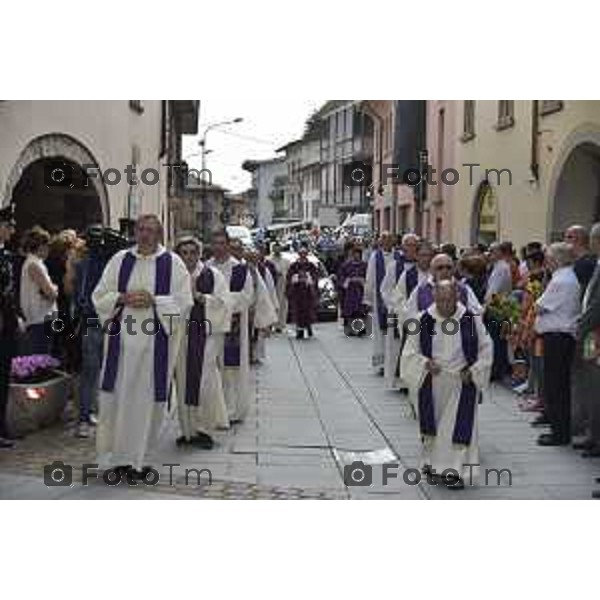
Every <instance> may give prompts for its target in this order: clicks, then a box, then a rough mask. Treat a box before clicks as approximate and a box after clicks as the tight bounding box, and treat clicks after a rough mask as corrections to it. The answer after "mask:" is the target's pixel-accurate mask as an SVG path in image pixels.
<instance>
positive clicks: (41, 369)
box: [6, 354, 68, 434]
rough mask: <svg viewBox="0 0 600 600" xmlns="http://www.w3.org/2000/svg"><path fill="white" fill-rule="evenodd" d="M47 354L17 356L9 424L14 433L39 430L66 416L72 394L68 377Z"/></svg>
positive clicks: (11, 375)
mask: <svg viewBox="0 0 600 600" xmlns="http://www.w3.org/2000/svg"><path fill="white" fill-rule="evenodd" d="M59 369H60V362H59V361H58V360H56V359H55V358H53V357H52V356H49V355H47V354H33V355H31V356H17V357H15V358H13V360H12V364H11V373H10V392H9V397H8V406H7V410H6V424H7V427H8V430H9V432H10V433H12V434H24V433H29V432H31V431H36V430H37V429H41V428H43V427H47V426H48V425H52V424H53V423H56V422H57V421H59V420H60V419H61V418H62V415H63V412H64V410H65V405H66V403H67V396H68V376H67V375H65V373H63V372H62V371H60V370H59Z"/></svg>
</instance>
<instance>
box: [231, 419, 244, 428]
mask: <svg viewBox="0 0 600 600" xmlns="http://www.w3.org/2000/svg"><path fill="white" fill-rule="evenodd" d="M243 422H244V419H230V420H229V425H230V426H233V425H241V424H242V423H243Z"/></svg>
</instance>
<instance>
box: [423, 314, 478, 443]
mask: <svg viewBox="0 0 600 600" xmlns="http://www.w3.org/2000/svg"><path fill="white" fill-rule="evenodd" d="M434 335H436V332H435V320H434V318H433V317H432V316H431V315H430V314H429V313H428V312H425V313H424V314H423V316H422V317H421V330H420V333H419V336H420V343H421V353H422V354H423V356H425V357H427V358H429V359H431V358H432V347H433V336H434ZM442 335H444V334H442ZM460 339H461V344H462V350H463V353H464V356H465V360H466V362H467V366H468V367H471V366H473V364H475V362H476V361H477V358H478V354H479V339H478V336H477V329H476V327H475V324H474V322H473V315H472V314H471V313H470V312H468V311H465V314H464V315H463V316H462V317H461V319H460ZM418 403H419V427H420V430H421V435H430V436H435V435H436V434H437V426H436V420H435V411H434V404H433V376H432V374H431V373H427V374H426V376H425V379H424V380H423V384H422V385H421V389H420V390H419V398H418ZM476 404H477V387H476V386H475V384H474V383H473V382H472V381H471V382H470V383H463V384H462V388H461V391H460V399H459V401H458V410H457V411H456V421H455V424H454V431H453V434H452V442H453V443H454V444H464V445H467V446H468V445H469V444H470V443H471V437H472V435H473V424H474V421H475V406H476Z"/></svg>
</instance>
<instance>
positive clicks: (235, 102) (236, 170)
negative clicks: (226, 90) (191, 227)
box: [183, 82, 325, 192]
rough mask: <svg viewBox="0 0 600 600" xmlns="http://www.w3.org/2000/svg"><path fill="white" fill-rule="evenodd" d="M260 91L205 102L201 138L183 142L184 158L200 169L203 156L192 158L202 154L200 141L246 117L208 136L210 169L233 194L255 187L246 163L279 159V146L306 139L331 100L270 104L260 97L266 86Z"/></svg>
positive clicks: (285, 100) (275, 101) (186, 138)
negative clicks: (315, 115)
mask: <svg viewBox="0 0 600 600" xmlns="http://www.w3.org/2000/svg"><path fill="white" fill-rule="evenodd" d="M250 92H252V90H251V91H250ZM255 92H256V96H255V98H250V99H246V98H245V97H244V94H242V93H240V94H239V95H237V96H236V97H231V98H230V99H216V100H210V99H209V100H201V101H200V125H199V129H198V131H199V135H197V136H184V138H183V158H184V159H186V157H189V158H187V161H188V164H189V165H190V168H196V169H200V165H201V161H202V159H201V157H200V155H199V154H198V156H194V157H191V156H189V155H190V154H193V153H196V152H198V153H199V151H200V148H199V146H198V141H199V140H200V138H201V137H202V133H203V132H204V129H205V128H206V127H207V126H208V125H211V124H212V123H216V122H220V121H228V120H231V119H234V118H236V117H242V118H243V119H244V120H243V121H242V122H241V123H236V124H234V125H228V126H226V127H223V128H218V129H211V131H210V132H209V133H208V136H207V144H206V147H207V148H208V149H209V150H212V152H211V153H210V154H208V155H207V156H206V166H207V168H208V169H210V171H211V173H212V180H213V183H217V184H219V185H222V186H223V187H225V188H228V189H230V190H231V191H233V192H240V191H242V190H245V189H247V188H248V187H249V186H250V183H251V175H250V173H247V172H246V171H244V170H242V166H241V165H242V163H243V162H244V161H245V160H248V159H264V158H271V157H273V156H275V155H276V152H275V150H276V149H277V148H280V147H281V146H283V145H284V144H286V143H287V142H290V141H292V140H294V139H296V138H298V137H300V136H301V135H302V132H303V130H304V123H305V121H306V119H307V118H308V117H309V116H310V114H311V113H312V112H313V111H314V110H316V109H317V108H319V107H320V106H321V105H322V104H323V103H324V102H325V101H324V100H298V99H289V98H277V99H276V98H273V99H271V100H269V97H268V96H266V95H262V94H261V95H260V96H259V95H258V93H259V92H260V82H258V83H257V89H256V90H255ZM238 136H240V137H238ZM242 136H243V137H242Z"/></svg>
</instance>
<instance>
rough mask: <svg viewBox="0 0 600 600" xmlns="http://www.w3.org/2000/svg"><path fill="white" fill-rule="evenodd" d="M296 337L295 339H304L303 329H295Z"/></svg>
mask: <svg viewBox="0 0 600 600" xmlns="http://www.w3.org/2000/svg"><path fill="white" fill-rule="evenodd" d="M296 339H297V340H303V339H304V330H303V329H296Z"/></svg>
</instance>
